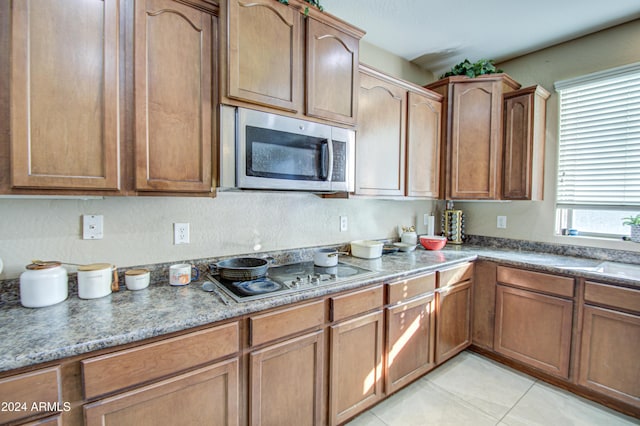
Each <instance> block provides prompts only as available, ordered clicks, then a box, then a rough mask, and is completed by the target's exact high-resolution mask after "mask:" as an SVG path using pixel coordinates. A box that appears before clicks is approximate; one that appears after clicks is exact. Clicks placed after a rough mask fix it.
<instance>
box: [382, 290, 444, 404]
mask: <svg viewBox="0 0 640 426" xmlns="http://www.w3.org/2000/svg"><path fill="white" fill-rule="evenodd" d="M433 306H434V294H433V293H431V294H428V295H425V296H421V297H418V298H416V299H412V300H409V301H407V302H404V303H401V304H399V305H396V306H393V307H390V308H387V310H386V319H387V325H386V326H387V360H386V364H387V378H386V387H385V388H386V393H387V395H388V394H391V393H393V392H395V391H397V390H398V389H400V388H402V387H403V386H406V385H407V384H409V383H411V382H412V381H413V380H415V379H417V378H418V377H420V376H422V375H423V374H424V373H426V372H427V371H429V370H431V369H432V368H433V367H435V359H434V351H433V346H434V338H433V335H434V331H435V321H434V319H435V318H434V315H433Z"/></svg>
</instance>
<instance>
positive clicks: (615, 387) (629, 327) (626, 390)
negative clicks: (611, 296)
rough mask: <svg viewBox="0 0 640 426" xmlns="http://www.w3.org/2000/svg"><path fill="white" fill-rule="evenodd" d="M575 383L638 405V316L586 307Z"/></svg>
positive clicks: (639, 336) (639, 334)
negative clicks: (578, 367) (576, 381)
mask: <svg viewBox="0 0 640 426" xmlns="http://www.w3.org/2000/svg"><path fill="white" fill-rule="evenodd" d="M582 321H583V326H582V349H581V351H580V369H579V376H578V383H579V384H580V385H582V386H586V387H588V388H591V389H593V390H595V391H597V392H600V393H603V394H606V395H609V396H612V397H614V398H616V399H619V400H621V401H624V402H627V403H629V404H632V405H634V406H636V407H640V381H639V380H638V378H639V377H640V363H638V354H639V353H640V316H637V315H631V314H626V313H623V312H617V311H612V310H609V309H603V308H597V307H593V306H589V305H587V306H585V308H584V317H583V320H582Z"/></svg>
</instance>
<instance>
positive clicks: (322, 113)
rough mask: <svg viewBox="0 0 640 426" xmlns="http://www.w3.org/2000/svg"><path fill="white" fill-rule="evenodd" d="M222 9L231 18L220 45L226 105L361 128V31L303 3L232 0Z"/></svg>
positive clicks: (298, 0)
mask: <svg viewBox="0 0 640 426" xmlns="http://www.w3.org/2000/svg"><path fill="white" fill-rule="evenodd" d="M222 6H223V7H226V13H227V16H228V20H227V22H225V25H226V28H225V29H223V31H222V34H223V39H222V42H221V44H220V46H221V49H222V51H223V55H222V56H223V57H224V58H225V69H224V71H223V74H224V76H223V79H222V86H223V92H222V97H221V99H222V102H223V103H229V104H232V105H239V106H247V105H246V104H247V103H248V104H253V105H259V106H261V107H266V108H268V109H276V110H279V111H285V112H287V113H289V114H292V115H296V116H304V115H307V116H311V117H315V118H318V119H321V120H329V121H334V122H339V123H343V124H348V125H353V124H354V123H355V118H356V114H357V106H358V103H357V96H356V94H357V87H358V60H359V59H358V58H359V55H358V52H359V43H360V39H361V38H362V36H363V35H364V32H363V31H362V30H360V29H358V28H355V27H353V26H351V25H349V24H347V23H345V22H343V21H341V20H339V19H337V18H335V17H333V16H331V15H329V14H327V13H323V12H319V11H317V10H316V9H315V8H313V7H310V6H309V4H308V3H306V2H304V1H301V0H290V1H289V5H285V4H282V3H280V2H278V1H276V0H256V1H248V0H226V1H225V2H223V3H222ZM307 7H308V8H309V16H307V17H305V16H304V15H303V12H304V10H305V8H307ZM223 13H224V12H223ZM305 51H306V54H305ZM305 99H306V102H305Z"/></svg>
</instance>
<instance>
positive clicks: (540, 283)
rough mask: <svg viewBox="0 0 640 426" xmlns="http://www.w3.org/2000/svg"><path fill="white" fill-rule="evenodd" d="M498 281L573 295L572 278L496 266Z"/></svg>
mask: <svg viewBox="0 0 640 426" xmlns="http://www.w3.org/2000/svg"><path fill="white" fill-rule="evenodd" d="M498 282H501V283H504V284H511V285H514V286H516V287H521V288H527V289H531V290H537V291H541V292H543V293H548V294H554V295H556V296H562V297H573V289H574V283H575V282H574V279H573V278H569V277H560V276H557V275H551V274H545V273H542V272H531V271H525V270H522V269H515V268H508V267H504V266H498Z"/></svg>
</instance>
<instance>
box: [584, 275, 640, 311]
mask: <svg viewBox="0 0 640 426" xmlns="http://www.w3.org/2000/svg"><path fill="white" fill-rule="evenodd" d="M584 301H585V302H587V303H593V304H595V305H603V306H609V307H612V308H620V309H624V310H628V311H633V312H640V291H638V290H633V289H630V288H624V287H616V286H612V285H606V284H600V283H594V282H591V281H587V282H586V283H585V288H584Z"/></svg>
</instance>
